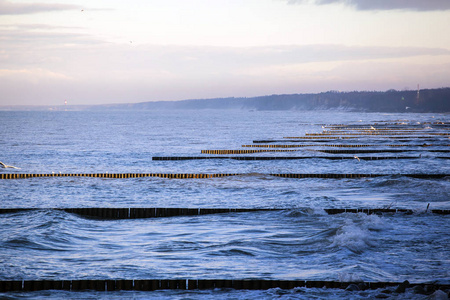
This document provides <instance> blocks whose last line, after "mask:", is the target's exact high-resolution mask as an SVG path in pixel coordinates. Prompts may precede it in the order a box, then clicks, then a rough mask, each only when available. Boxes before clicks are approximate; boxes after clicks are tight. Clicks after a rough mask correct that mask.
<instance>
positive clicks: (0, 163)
mask: <svg viewBox="0 0 450 300" xmlns="http://www.w3.org/2000/svg"><path fill="white" fill-rule="evenodd" d="M0 165H2V167H3V168H5V169H6V168H11V169H20V168H18V167H14V166H8V165H6V164H4V163H2V162H1V161H0Z"/></svg>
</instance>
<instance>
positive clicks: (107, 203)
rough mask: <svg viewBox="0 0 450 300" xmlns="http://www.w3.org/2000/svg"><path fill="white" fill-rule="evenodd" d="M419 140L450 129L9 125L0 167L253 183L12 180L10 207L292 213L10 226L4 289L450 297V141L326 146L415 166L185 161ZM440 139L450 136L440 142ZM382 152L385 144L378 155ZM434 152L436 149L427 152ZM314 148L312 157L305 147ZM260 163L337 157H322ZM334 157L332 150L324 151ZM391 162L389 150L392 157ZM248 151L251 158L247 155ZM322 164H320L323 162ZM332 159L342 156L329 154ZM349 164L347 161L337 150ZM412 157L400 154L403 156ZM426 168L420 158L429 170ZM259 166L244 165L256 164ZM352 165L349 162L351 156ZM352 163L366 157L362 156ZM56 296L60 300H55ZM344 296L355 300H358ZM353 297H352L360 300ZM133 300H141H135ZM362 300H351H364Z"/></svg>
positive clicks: (242, 121) (416, 117)
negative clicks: (202, 282) (179, 287)
mask: <svg viewBox="0 0 450 300" xmlns="http://www.w3.org/2000/svg"><path fill="white" fill-rule="evenodd" d="M380 120H384V121H389V122H398V121H397V120H408V121H407V122H406V123H410V124H414V125H415V126H429V125H417V122H420V123H423V122H435V121H437V120H439V121H445V122H448V121H449V120H450V117H449V116H448V115H430V114H375V113H371V114H363V113H349V112H337V113H336V112H295V111H286V112H258V111H256V112H247V111H208V110H206V111H174V112H167V111H164V112H163V111H160V112H151V111H148V112H144V111H142V112H130V111H121V112H69V111H68V112H0V124H1V130H0V148H1V149H2V154H1V156H0V161H3V162H5V163H7V164H9V165H14V166H17V167H20V168H21V169H20V170H14V169H0V172H8V173H12V172H19V173H51V172H55V173H59V172H62V173H105V172H109V173H116V172H122V173H130V172H132V173H140V172H142V173H240V174H242V175H239V176H232V177H222V178H211V179H164V178H129V179H104V178H81V177H56V178H30V179H17V180H0V188H1V190H2V193H1V194H0V203H1V208H19V207H21V208H31V207H33V208H67V207H190V208H282V209H284V210H282V211H266V212H248V213H227V214H216V215H202V216H181V217H170V218H158V219H134V220H108V221H105V220H95V219H88V218H83V217H80V216H78V215H74V214H69V213H65V212H63V211H54V210H38V211H26V212H19V213H10V214H2V215H0V219H1V222H0V249H1V250H0V280H7V279H10V280H13V279H14V280H39V279H54V280H62V279H148V278H160V279H164V278H167V279H174V278H193V279H202V278H203V279H212V278H214V279H215V278H222V279H250V278H254V279H292V280H297V279H300V280H342V281H349V280H350V281H352V280H363V281H395V282H397V281H398V282H401V281H403V280H409V281H410V282H417V283H419V282H433V281H437V282H440V283H446V284H448V283H450V274H449V272H448V270H450V260H449V259H448V257H450V250H449V249H450V247H449V246H450V235H449V234H448V232H450V223H449V217H448V216H445V215H435V214H431V213H429V212H425V210H426V208H427V205H428V203H429V204H430V209H450V201H449V191H450V182H449V179H448V177H446V178H443V179H417V178H410V177H405V176H401V175H398V174H405V173H411V174H417V173H418V174H421V173H439V174H449V173H450V172H449V169H450V168H449V166H450V165H449V164H448V160H447V159H442V158H438V156H449V155H448V154H446V153H435V152H429V151H428V152H426V151H424V150H425V149H448V144H450V142H449V139H448V138H446V137H436V138H434V139H432V140H427V141H424V140H423V139H419V140H414V139H413V140H411V141H409V142H398V141H397V140H395V139H392V140H387V139H384V138H383V137H376V138H374V137H372V138H370V137H369V138H368V137H361V138H359V139H357V140H351V141H349V140H338V141H333V142H326V143H325V144H337V143H348V144H369V143H370V144H379V145H384V144H388V143H389V144H395V143H397V144H405V143H406V144H409V145H410V146H408V147H401V148H399V149H410V150H417V151H414V152H407V153H405V154H397V153H395V154H392V153H377V154H372V155H371V154H361V155H360V156H397V155H408V156H416V157H417V158H415V159H411V160H410V159H408V160H401V159H399V160H379V161H364V160H360V161H358V160H357V159H351V160H325V159H319V158H316V159H305V160H271V161H258V160H256V161H237V160H230V159H226V160H223V159H221V160H215V159H214V160H186V161H154V160H152V157H153V156H201V155H202V154H200V152H201V150H206V149H208V150H209V149H241V146H242V145H249V144H252V142H253V141H254V140H263V139H264V140H267V139H276V140H280V139H283V137H287V136H301V135H304V134H305V133H313V132H321V131H322V130H323V128H322V126H323V124H325V123H327V124H342V123H346V124H373V123H374V122H375V121H380ZM436 130H438V131H439V132H444V133H446V132H449V131H448V128H445V127H439V128H437V129H436ZM375 141H376V142H375ZM424 142H426V143H429V144H433V146H432V147H427V148H423V147H418V146H417V145H420V144H423V143H424ZM305 143H306V144H311V142H305ZM317 144H318V145H319V146H316V147H308V148H298V151H295V152H286V153H276V152H275V153H258V154H250V156H327V155H330V156H332V155H333V154H323V153H319V152H313V151H310V150H313V149H316V150H317V149H325V148H326V147H324V146H323V144H324V143H317ZM320 145H322V146H320ZM383 148H384V147H381V146H378V147H377V149H383ZM245 149H249V148H245ZM308 149H309V150H308ZM326 149H329V148H326ZM333 149H335V148H333ZM395 149H397V148H395ZM419 155H421V157H419ZM241 156H244V155H241ZM341 156H343V155H341ZM351 156H353V155H351ZM271 173H344V174H348V173H367V174H370V173H380V174H391V175H390V176H384V177H377V178H357V179H354V178H351V179H320V178H309V179H295V178H280V177H274V176H270V175H269V174H271ZM324 208H407V209H413V210H414V211H415V213H414V214H412V215H408V214H401V213H397V214H384V215H369V216H368V215H365V214H349V213H347V214H340V215H327V214H326V213H325V212H324V211H323V209H324ZM49 293H50V294H49ZM343 293H344V294H343ZM345 293H347V294H345ZM348 293H351V292H346V291H335V290H322V289H301V288H299V289H296V290H292V291H282V290H279V289H272V290H269V291H230V290H228V291H223V290H210V291H183V292H180V291H158V292H152V293H151V294H148V293H142V292H120V293H119V292H114V293H108V294H102V293H99V292H81V295H83V296H82V297H86V298H89V297H91V298H101V297H105V298H110V297H111V298H114V297H117V298H119V297H127V296H128V295H131V296H132V297H134V298H137V299H141V298H147V297H149V295H151V297H160V298H180V299H182V298H184V297H187V298H200V297H201V298H208V297H210V298H212V297H214V298H216V297H220V298H227V297H228V298H229V299H232V298H246V299H248V298H250V299H260V298H271V297H275V296H276V297H280V298H299V299H308V298H314V297H317V298H322V297H327V298H336V299H338V298H343V297H347V296H351V297H353V298H354V299H360V298H364V296H367V294H364V293H372V294H369V296H370V295H372V296H373V295H375V294H376V293H379V291H371V292H353V293H351V294H348ZM8 295H10V296H14V297H16V296H17V297H19V298H22V297H28V296H30V297H38V298H39V297H41V298H48V297H49V296H51V295H54V297H55V298H59V297H61V296H63V297H64V298H70V297H73V298H77V297H78V296H79V295H80V294H79V293H73V294H71V293H66V292H54V293H51V292H37V293H10V294H8ZM124 295H126V296H124ZM351 297H350V298H351Z"/></svg>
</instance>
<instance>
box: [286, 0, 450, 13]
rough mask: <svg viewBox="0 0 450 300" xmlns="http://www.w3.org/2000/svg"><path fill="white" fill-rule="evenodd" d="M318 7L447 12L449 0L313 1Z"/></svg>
mask: <svg viewBox="0 0 450 300" xmlns="http://www.w3.org/2000/svg"><path fill="white" fill-rule="evenodd" d="M310 2H311V1H308V0H288V3H289V4H304V3H310ZM313 3H315V4H318V5H323V4H334V3H338V4H345V5H348V6H352V7H354V8H355V9H357V10H392V9H401V10H415V11H432V10H449V9H450V1H449V0H313Z"/></svg>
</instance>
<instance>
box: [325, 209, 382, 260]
mask: <svg viewBox="0 0 450 300" xmlns="http://www.w3.org/2000/svg"><path fill="white" fill-rule="evenodd" d="M385 228H386V225H385V223H383V221H382V219H381V218H380V217H378V216H377V215H365V214H358V215H356V216H354V217H353V218H349V219H346V220H345V224H344V225H343V226H342V227H340V228H339V229H338V230H337V232H336V235H335V236H334V238H333V242H332V244H331V247H340V248H346V249H348V250H350V251H352V252H354V253H362V252H364V251H365V250H366V249H368V248H372V247H376V246H377V240H376V238H375V236H374V234H375V233H374V231H381V230H383V229H385Z"/></svg>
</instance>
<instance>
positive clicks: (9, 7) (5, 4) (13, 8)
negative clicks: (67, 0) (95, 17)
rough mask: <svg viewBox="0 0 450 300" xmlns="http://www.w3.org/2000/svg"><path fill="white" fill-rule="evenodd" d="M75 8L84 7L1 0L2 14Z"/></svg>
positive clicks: (0, 10) (0, 12)
mask: <svg viewBox="0 0 450 300" xmlns="http://www.w3.org/2000/svg"><path fill="white" fill-rule="evenodd" d="M74 9H82V7H81V6H79V5H71V4H60V3H13V2H11V1H8V0H0V15H23V14H33V13H39V12H47V11H61V10H74Z"/></svg>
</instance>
